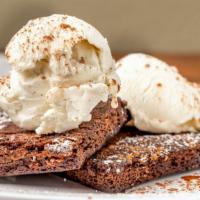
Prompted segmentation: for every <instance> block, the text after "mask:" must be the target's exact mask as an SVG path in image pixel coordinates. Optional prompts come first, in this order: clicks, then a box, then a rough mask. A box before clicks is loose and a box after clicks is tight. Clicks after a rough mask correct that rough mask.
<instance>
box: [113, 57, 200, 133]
mask: <svg viewBox="0 0 200 200" xmlns="http://www.w3.org/2000/svg"><path fill="white" fill-rule="evenodd" d="M117 68H118V69H117V74H118V75H119V77H120V79H121V89H120V92H119V94H118V95H119V97H121V98H122V99H123V100H126V101H127V108H128V109H129V111H130V113H131V115H132V118H133V124H134V125H135V126H136V127H137V128H138V129H140V130H143V131H149V132H154V133H172V132H173V133H180V132H187V131H192V132H197V131H200V86H198V85H197V84H194V83H190V82H188V81H187V80H186V79H185V78H184V77H182V76H181V75H180V74H179V72H178V71H177V69H176V68H175V67H172V66H169V65H168V64H166V63H165V62H163V61H161V60H159V59H157V58H155V57H152V56H149V55H145V54H140V53H135V54H130V55H127V56H126V57H124V58H122V59H121V60H119V61H118V62H117Z"/></svg>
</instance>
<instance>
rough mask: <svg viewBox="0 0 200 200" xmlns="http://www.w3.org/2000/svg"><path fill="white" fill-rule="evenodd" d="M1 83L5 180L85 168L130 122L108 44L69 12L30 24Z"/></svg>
mask: <svg viewBox="0 0 200 200" xmlns="http://www.w3.org/2000/svg"><path fill="white" fill-rule="evenodd" d="M5 55H6V57H7V59H8V62H9V63H10V64H11V65H12V70H11V72H10V75H9V76H7V77H1V79H0V108H1V109H2V113H3V114H2V115H1V116H2V117H1V122H0V125H1V129H0V143H1V147H0V154H1V164H0V176H11V175H20V174H30V173H45V172H60V171H68V170H72V169H79V168H80V167H81V166H82V164H83V163H84V161H85V159H86V158H88V157H90V156H91V155H92V154H94V153H95V152H96V151H97V150H98V149H99V148H101V147H102V145H104V143H105V142H106V140H107V139H108V138H109V137H112V136H113V135H114V134H116V133H117V132H118V131H119V129H120V127H121V126H122V125H123V124H124V123H125V121H126V119H127V114H126V110H125V109H124V103H123V102H122V101H121V100H120V99H119V98H117V92H118V90H119V80H118V76H117V74H116V72H115V62H114V60H113V58H112V56H111V52H110V48H109V46H108V43H107V40H106V39H105V38H104V37H103V36H102V35H101V34H100V33H99V32H98V31H97V30H96V29H95V28H94V27H93V26H91V25H89V24H88V23H86V22H84V21H82V20H80V19H77V18H75V17H71V16H67V15H52V16H49V17H43V18H37V19H34V20H31V21H29V22H28V23H27V24H26V25H25V26H24V27H23V28H22V29H21V30H19V32H18V33H16V34H15V36H14V37H13V38H12V39H11V41H10V42H9V44H8V46H7V47H6V51H5Z"/></svg>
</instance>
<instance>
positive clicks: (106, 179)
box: [66, 127, 200, 192]
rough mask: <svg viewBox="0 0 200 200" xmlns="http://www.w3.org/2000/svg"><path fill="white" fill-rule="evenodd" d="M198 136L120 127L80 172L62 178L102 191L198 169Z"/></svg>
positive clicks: (124, 188) (199, 150)
mask: <svg viewBox="0 0 200 200" xmlns="http://www.w3.org/2000/svg"><path fill="white" fill-rule="evenodd" d="M199 156H200V133H184V134H183V133H181V134H159V135H158V134H155V135H153V134H150V133H147V132H141V131H139V130H137V129H134V128H133V127H126V128H123V129H122V130H121V131H120V133H119V134H118V135H116V136H115V137H114V138H112V139H111V140H110V141H109V142H108V144H107V145H106V146H105V147H103V148H102V149H101V150H100V151H99V152H97V153H96V154H95V155H93V156H92V157H91V158H89V159H88V161H87V162H86V163H85V164H84V165H83V167H82V168H81V169H80V170H74V171H68V172H66V175H67V177H68V178H70V179H72V180H76V181H79V182H81V183H82V184H85V185H88V186H90V187H93V188H95V189H98V190H101V191H104V192H123V191H125V190H126V189H129V188H131V187H132V186H135V185H138V184H140V183H144V182H146V181H149V180H152V179H156V178H158V177H161V176H164V175H169V174H172V173H178V172H183V171H186V170H190V169H195V168H199V167H200V159H199Z"/></svg>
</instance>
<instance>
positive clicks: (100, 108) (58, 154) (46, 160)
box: [0, 99, 127, 176]
mask: <svg viewBox="0 0 200 200" xmlns="http://www.w3.org/2000/svg"><path fill="white" fill-rule="evenodd" d="M118 105H119V106H118V108H116V109H114V108H112V107H111V100H109V101H108V102H107V103H103V102H101V103H99V104H98V105H97V106H96V108H95V109H94V110H93V111H92V119H91V121H89V122H84V123H82V124H81V125H80V127H79V128H78V129H73V130H71V131H68V132H66V133H62V134H50V135H42V136H39V135H37V134H36V133H35V132H31V131H25V130H22V129H20V128H18V127H16V126H15V125H14V124H13V123H11V122H10V121H6V120H5V119H6V118H5V117H4V115H3V114H2V115H1V116H0V119H1V121H0V128H1V129H0V176H11V175H20V174H34V173H45V172H61V171H68V170H74V169H79V168H80V167H81V166H82V164H83V163H84V161H85V159H86V158H88V157H90V156H91V155H92V154H94V153H95V152H96V151H97V150H98V149H100V148H101V147H102V145H103V144H104V143H105V141H106V140H107V139H108V138H110V137H112V136H113V135H114V134H116V133H117V132H118V131H119V129H120V127H121V126H122V125H123V124H124V123H125V121H126V119H127V114H126V110H125V109H124V103H123V102H122V101H120V99H118Z"/></svg>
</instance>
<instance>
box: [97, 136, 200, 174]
mask: <svg viewBox="0 0 200 200" xmlns="http://www.w3.org/2000/svg"><path fill="white" fill-rule="evenodd" d="M196 145H200V134H198V133H185V134H177V135H172V134H163V135H127V136H126V137H121V138H119V139H118V140H117V141H116V142H115V143H112V144H111V145H110V146H108V147H107V148H104V149H103V150H102V151H101V154H99V156H98V157H96V158H95V159H93V163H101V164H100V165H103V166H104V169H105V173H109V172H110V171H111V170H112V172H115V173H117V174H118V173H121V172H123V170H124V168H125V166H126V165H134V166H135V165H137V166H143V165H145V164H146V163H147V162H154V161H157V160H158V159H159V158H162V159H164V160H167V159H168V156H169V155H170V153H172V152H177V151H180V150H184V149H188V148H192V147H194V146H196Z"/></svg>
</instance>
